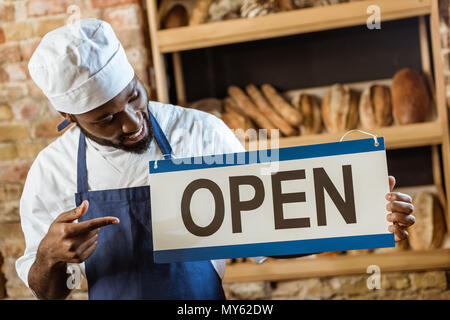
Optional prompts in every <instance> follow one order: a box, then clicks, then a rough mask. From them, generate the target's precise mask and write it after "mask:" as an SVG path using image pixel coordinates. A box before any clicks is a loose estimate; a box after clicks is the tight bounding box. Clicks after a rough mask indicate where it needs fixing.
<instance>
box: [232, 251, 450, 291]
mask: <svg viewBox="0 0 450 320" xmlns="http://www.w3.org/2000/svg"><path fill="white" fill-rule="evenodd" d="M370 265H377V266H379V267H380V270H381V272H395V271H419V270H435V269H448V268H449V267H450V249H437V250H429V251H408V250H407V251H398V252H392V253H372V254H364V255H342V256H341V255H339V256H329V257H320V258H310V257H305V258H299V259H287V260H275V259H274V260H271V261H267V262H264V263H262V264H256V263H251V262H248V263H236V264H232V265H228V266H227V269H226V272H225V277H224V278H223V282H224V283H232V282H250V281H262V280H266V281H279V280H290V279H302V278H311V277H330V276H337V275H349V274H366V272H367V267H368V266H370Z"/></svg>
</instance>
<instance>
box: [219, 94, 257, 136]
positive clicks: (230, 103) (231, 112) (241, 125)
mask: <svg viewBox="0 0 450 320" xmlns="http://www.w3.org/2000/svg"><path fill="white" fill-rule="evenodd" d="M224 110H225V112H224V113H222V121H223V122H224V123H225V124H226V125H227V126H228V127H229V128H230V129H233V130H235V131H234V134H235V135H236V136H237V137H238V138H239V140H241V141H249V140H252V139H256V138H257V132H256V128H255V126H254V125H253V123H252V121H251V120H250V119H249V118H248V117H247V116H246V115H244V114H243V113H242V112H241V111H240V110H239V108H238V107H237V106H236V102H235V101H234V100H233V99H232V98H230V97H227V98H225V100H224ZM239 129H240V130H239ZM248 129H253V130H255V131H254V134H253V133H252V132H249V131H247V130H248Z"/></svg>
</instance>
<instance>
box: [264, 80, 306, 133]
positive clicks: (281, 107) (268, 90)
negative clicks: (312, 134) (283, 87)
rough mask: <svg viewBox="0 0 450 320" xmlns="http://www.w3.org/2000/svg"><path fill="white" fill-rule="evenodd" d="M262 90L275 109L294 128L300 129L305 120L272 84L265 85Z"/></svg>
mask: <svg viewBox="0 0 450 320" xmlns="http://www.w3.org/2000/svg"><path fill="white" fill-rule="evenodd" d="M261 89H262V91H263V93H264V95H265V96H266V98H267V100H269V102H270V104H271V105H272V106H273V108H274V109H275V110H276V111H278V113H279V114H280V115H281V116H282V117H283V118H284V120H286V122H288V123H289V124H290V125H291V126H293V127H299V126H300V125H301V124H302V121H303V118H302V115H301V113H300V112H298V111H297V110H295V109H294V108H293V107H292V106H291V105H290V104H289V103H288V102H286V100H284V98H283V97H282V96H281V95H279V94H278V92H277V91H276V90H275V88H274V87H272V86H271V85H270V84H263V85H262V86H261Z"/></svg>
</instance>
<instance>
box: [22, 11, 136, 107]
mask: <svg viewBox="0 0 450 320" xmlns="http://www.w3.org/2000/svg"><path fill="white" fill-rule="evenodd" d="M28 69H29V71H30V75H31V78H32V79H33V80H34V82H35V83H36V84H37V85H38V87H39V88H41V90H42V91H43V92H44V93H45V95H46V96H47V98H48V99H49V100H50V102H51V104H52V105H53V106H54V108H55V109H56V110H58V111H61V112H66V113H70V114H80V113H85V112H88V111H91V110H93V109H95V108H97V107H99V106H100V105H102V104H104V103H106V102H107V101H109V100H111V99H112V98H114V97H115V96H116V95H117V94H119V93H120V92H121V91H122V90H123V89H124V88H125V87H126V86H127V85H128V84H129V83H130V81H131V80H132V79H133V77H134V70H133V67H132V66H131V65H130V63H129V62H128V59H127V57H126V55H125V51H124V49H123V47H122V45H121V44H120V42H119V40H118V39H117V37H116V35H115V34H114V31H113V29H112V28H111V26H110V25H109V23H107V22H105V21H101V20H98V19H82V20H79V21H77V22H75V23H73V24H69V25H65V26H63V27H61V28H58V29H56V30H53V31H51V32H49V33H47V34H46V35H45V36H44V37H43V38H42V41H41V42H40V44H39V46H38V47H37V49H36V50H35V52H34V53H33V56H32V57H31V59H30V62H29V64H28Z"/></svg>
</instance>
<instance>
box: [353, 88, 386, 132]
mask: <svg viewBox="0 0 450 320" xmlns="http://www.w3.org/2000/svg"><path fill="white" fill-rule="evenodd" d="M359 118H360V120H361V125H362V127H363V128H364V129H375V128H380V127H383V126H388V125H390V124H391V122H392V104H391V91H390V89H389V88H388V87H385V86H380V85H370V86H369V87H367V88H366V89H365V90H364V92H363V93H362V95H361V98H360V100H359Z"/></svg>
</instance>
